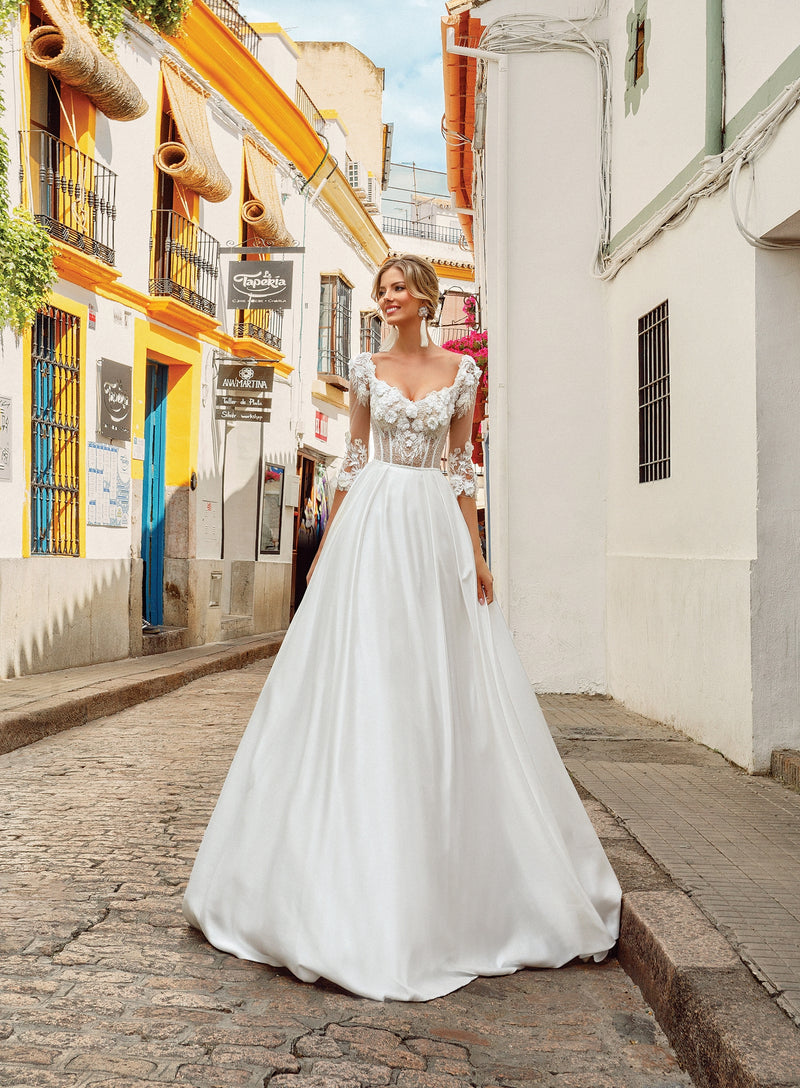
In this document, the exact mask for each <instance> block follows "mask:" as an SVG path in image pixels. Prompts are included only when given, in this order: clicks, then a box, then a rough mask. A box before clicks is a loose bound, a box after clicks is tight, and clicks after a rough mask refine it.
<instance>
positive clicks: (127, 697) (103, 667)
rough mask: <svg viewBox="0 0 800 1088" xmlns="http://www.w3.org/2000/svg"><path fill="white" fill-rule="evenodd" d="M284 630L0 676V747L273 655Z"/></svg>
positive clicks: (34, 738)
mask: <svg viewBox="0 0 800 1088" xmlns="http://www.w3.org/2000/svg"><path fill="white" fill-rule="evenodd" d="M282 641H283V631H275V632H273V633H272V634H267V635H251V636H249V637H247V638H240V639H233V640H231V641H230V642H217V643H213V644H212V645H208V646H193V647H190V648H189V649H186V650H172V651H171V652H169V653H165V654H153V655H151V656H149V657H129V658H125V659H124V660H122V661H108V662H103V663H102V664H100V665H87V666H85V667H83V668H78V669H62V670H60V671H59V672H48V673H38V674H36V675H33V676H20V677H16V678H14V679H13V680H0V753H3V752H12V751H14V749H16V748H21V747H23V746H24V745H26V744H32V743H33V742H34V741H37V740H41V739H42V738H43V737H48V736H51V735H52V734H53V733H60V732H61V731H62V730H64V729H71V728H72V727H73V726H76V725H84V724H85V723H86V722H91V721H95V720H96V719H97V718H104V717H106V716H107V715H109V714H116V713H117V712H118V711H120V710H124V709H125V708H126V707H129V706H135V705H136V704H137V703H143V702H146V701H147V700H148V699H157V698H158V697H159V695H165V694H166V693H167V692H168V691H174V690H175V689H176V688H179V687H182V686H183V685H184V684H189V683H191V682H192V680H198V679H199V678H200V677H201V676H208V675H209V673H215V672H224V671H225V670H227V669H241V668H244V666H245V665H250V664H252V662H254V661H259V660H260V659H261V658H264V657H274V655H275V654H276V653H277V652H278V650H279V649H280V645H281V642H282Z"/></svg>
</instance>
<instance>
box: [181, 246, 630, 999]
mask: <svg viewBox="0 0 800 1088" xmlns="http://www.w3.org/2000/svg"><path fill="white" fill-rule="evenodd" d="M438 292H439V286H438V282H437V279H436V273H435V271H434V269H433V266H432V265H430V264H429V263H428V262H427V261H425V260H423V259H422V258H420V257H416V256H405V257H400V258H391V259H389V260H387V261H386V262H385V263H384V265H383V266H382V268H381V269H380V271H379V272H378V275H377V276H376V279H375V285H374V291H373V297H374V298H375V299H376V301H377V303H378V305H379V307H380V309H381V311H382V315H383V318H384V320H385V322H386V324H387V325H388V327H389V335H388V336H387V337H386V338H385V340H384V345H385V348H384V350H382V351H380V352H378V353H377V354H375V355H370V354H368V353H364V354H361V355H359V356H357V357H356V358H355V359H353V360H352V362H351V363H350V434H349V435H348V441H347V450H346V455H345V461H344V465H343V468H342V471H341V473H340V475H339V480H338V485H337V491H336V495H335V498H334V502H333V506H332V511H331V517H330V519H329V522H328V526H327V528H326V531H325V534H324V536H323V540H322V544H321V547H320V550H319V552H318V555H317V558H316V560H315V562H314V564H313V565H312V568H311V572H310V574H309V578H310V582H309V588H308V590H307V592H306V594H305V596H304V598H303V601H302V604H301V605H300V608H299V609H298V611H297V614H296V616H295V618H294V620H293V622H292V624H291V626H290V627H289V630H288V632H287V634H286V637H285V639H284V642H283V645H282V647H281V650H280V652H279V654H278V656H277V658H276V660H275V663H274V665H273V667H272V670H271V672H270V675H269V678H268V680H267V682H266V684H265V686H264V689H263V691H262V693H261V696H260V698H259V700H258V702H257V704H256V707H255V710H254V711H253V715H252V718H251V720H250V724H249V725H248V727H247V729H246V731H245V733H244V736H243V738H242V741H241V744H240V746H239V749H238V751H237V753H236V756H235V758H234V760H233V763H232V765H231V768H230V771H229V773H228V777H227V779H226V781H225V784H224V786H223V789H222V793H221V794H220V797H219V800H218V802H217V806H216V809H215V810H214V813H213V815H212V817H211V821H210V823H209V825H208V828H207V830H206V833H205V836H204V838H203V842H202V844H201V846H200V850H199V853H198V855H197V860H196V861H195V865H194V869H193V871H192V875H191V879H190V881H189V885H188V888H187V891H186V896H185V899H184V907H183V909H184V914H185V916H186V918H187V920H188V921H189V923H190V924H191V925H193V926H195V927H196V928H197V929H200V930H202V932H203V933H204V934H205V936H206V937H207V938H208V940H209V941H210V942H211V943H212V944H213V945H215V946H216V947H217V948H220V949H222V950H224V951H226V952H231V953H233V954H234V955H236V956H239V957H241V958H243V959H250V960H256V961H258V962H262V963H267V964H272V965H273V966H283V967H288V968H289V969H290V970H291V971H292V972H294V974H295V975H296V976H297V977H298V978H300V979H302V980H303V981H305V982H313V981H315V980H316V979H318V978H319V977H320V976H322V977H324V978H327V979H330V980H331V981H333V982H336V983H338V984H339V985H340V986H343V987H344V988H345V989H347V990H350V991H352V992H353V993H356V994H361V995H363V996H365V997H370V998H375V999H377V1000H383V999H390V998H391V999H399V1000H406V1001H426V1000H429V999H431V998H434V997H439V996H441V995H443V994H447V993H450V992H451V991H452V990H455V989H457V988H458V987H459V986H464V985H465V984H466V983H468V982H470V981H471V980H472V979H474V978H475V977H477V976H479V975H501V974H509V973H511V972H513V971H516V970H518V969H519V968H521V967H525V966H528V967H558V966H561V965H562V964H565V963H567V962H569V961H570V960H572V959H574V958H575V957H577V956H580V957H582V958H590V957H594V958H595V959H597V960H600V959H602V958H603V957H604V956H605V954H606V953H607V952H608V950H609V949H610V948H611V947H612V946H613V945H614V943H615V941H616V938H617V935H618V931H619V910H620V888H619V884H618V882H617V879H616V877H615V875H614V873H613V870H612V869H611V866H610V865H609V862H608V860H607V858H606V856H605V854H604V853H603V849H602V847H601V845H600V842H599V840H598V839H597V836H596V835H595V833H594V830H593V828H592V826H591V823H590V822H589V819H588V817H587V815H586V812H585V810H584V808H583V805H582V804H581V801H580V799H579V798H578V795H577V793H576V792H575V789H574V787H573V786H572V783H571V781H570V779H569V776H568V775H567V772H566V770H565V768H564V765H563V764H562V762H561V759H560V758H559V755H558V752H557V750H556V748H555V745H554V743H553V741H552V739H551V737H550V733H549V730H548V728H547V725H546V723H545V720H544V717H543V716H542V713H541V710H540V709H539V706H538V703H537V701H536V698H535V696H534V695H533V692H532V691H531V687H530V684H529V682H528V679H527V677H526V675H525V672H524V670H523V668H522V664H521V662H520V660H519V658H518V656H517V653H516V650H515V649H514V646H513V643H512V641H511V636H510V634H509V631H508V628H507V627H506V624H505V621H504V620H503V617H502V614H501V612H500V610H499V608H498V606H497V605H496V604H494V603H492V598H493V593H492V576H491V574H490V572H489V569H488V567H487V565H486V562H485V561H484V559H483V556H482V554H481V549H480V544H479V539H478V522H477V515H476V509H475V499H474V495H475V477H474V471H473V465H472V459H471V452H472V447H471V444H470V441H469V439H470V432H471V424H472V413H473V404H474V400H475V393H476V389H477V383H478V376H479V372H478V369H477V367H476V365H475V363H474V361H473V360H472V359H471V358H470V357H469V356H464V357H462V358H459V357H457V356H455V355H453V354H452V353H451V352H448V351H445V350H444V349H442V348H439V347H437V346H435V345H433V344H431V343H429V342H428V338H427V335H426V322H425V319H426V317H427V316H430V315H431V314H432V313H433V310H434V308H435V306H436V303H437V299H438ZM370 439H371V441H372V447H373V457H372V459H371V460H368V446H369V443H370ZM445 451H446V452H447V476H445V475H444V474H443V472H442V471H441V463H442V457H443V454H444V453H445ZM312 576H313V577H312Z"/></svg>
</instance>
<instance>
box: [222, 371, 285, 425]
mask: <svg viewBox="0 0 800 1088" xmlns="http://www.w3.org/2000/svg"><path fill="white" fill-rule="evenodd" d="M274 376H275V370H274V368H273V367H271V366H261V365H257V364H254V363H247V362H239V363H220V364H219V370H218V372H217V389H216V397H215V400H214V418H215V419H225V420H228V421H229V422H230V423H269V420H270V409H271V408H272V381H273V378H274Z"/></svg>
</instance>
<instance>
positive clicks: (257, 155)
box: [242, 140, 294, 246]
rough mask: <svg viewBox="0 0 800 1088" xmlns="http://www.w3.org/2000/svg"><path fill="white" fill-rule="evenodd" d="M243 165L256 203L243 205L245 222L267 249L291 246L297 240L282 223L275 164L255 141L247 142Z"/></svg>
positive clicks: (248, 201)
mask: <svg viewBox="0 0 800 1088" xmlns="http://www.w3.org/2000/svg"><path fill="white" fill-rule="evenodd" d="M244 161H245V168H246V170H247V184H248V185H249V186H250V192H251V193H252V194H253V199H252V200H247V201H245V203H244V204H243V205H242V219H244V221H245V223H247V225H248V226H249V227H250V229H251V230H252V231H253V233H254V234H257V235H258V236H259V238H262V239H263V240H264V241H265V242H266V243H267V244H268V245H273V246H290V245H291V244H292V242H293V241H294V239H293V238H292V236H291V234H289V232H288V231H287V230H286V224H285V223H284V221H283V207H282V205H281V198H280V197H279V196H278V186H277V185H276V183H275V163H274V162H273V161H272V159H271V158H270V157H269V155H268V154H267V153H266V151H263V150H262V149H261V148H260V147H257V146H256V144H254V143H253V142H252V140H245V141H244Z"/></svg>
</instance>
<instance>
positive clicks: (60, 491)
mask: <svg viewBox="0 0 800 1088" xmlns="http://www.w3.org/2000/svg"><path fill="white" fill-rule="evenodd" d="M31 371H32V373H31V553H32V554H33V555H78V554H79V546H80V533H79V527H80V518H79V513H80V502H79V479H80V475H79V470H80V440H79V426H80V392H81V390H80V319H79V318H77V317H75V316H74V315H73V314H69V313H65V312H64V311H63V310H57V309H55V307H52V306H51V307H48V308H47V309H46V310H41V311H40V312H39V313H38V314H37V315H36V321H35V322H34V326H33V329H32V335H31Z"/></svg>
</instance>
